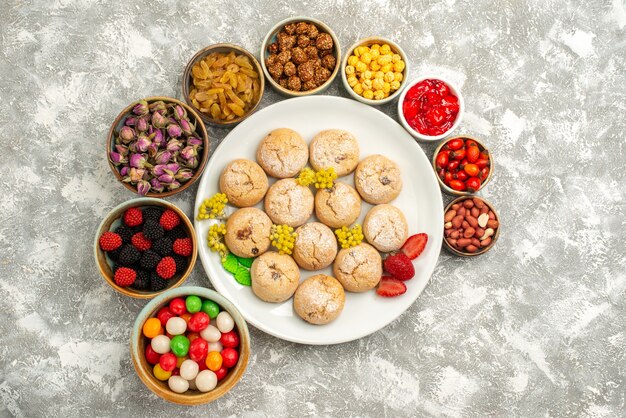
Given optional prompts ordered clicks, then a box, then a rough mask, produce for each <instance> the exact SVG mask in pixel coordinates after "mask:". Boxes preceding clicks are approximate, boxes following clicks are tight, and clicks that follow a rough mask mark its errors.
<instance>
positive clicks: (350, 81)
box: [348, 75, 359, 87]
mask: <svg viewBox="0 0 626 418" xmlns="http://www.w3.org/2000/svg"><path fill="white" fill-rule="evenodd" d="M358 82H359V80H357V79H356V77H355V76H354V75H351V76H350V77H348V84H349V85H350V87H354V86H356V85H357V83H358Z"/></svg>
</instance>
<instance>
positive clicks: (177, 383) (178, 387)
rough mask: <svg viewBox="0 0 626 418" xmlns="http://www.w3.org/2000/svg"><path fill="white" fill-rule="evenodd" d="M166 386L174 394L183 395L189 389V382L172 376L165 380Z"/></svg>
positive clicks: (180, 377)
mask: <svg viewBox="0 0 626 418" xmlns="http://www.w3.org/2000/svg"><path fill="white" fill-rule="evenodd" d="M167 385H168V386H169V387H170V389H172V391H173V392H176V393H185V392H187V390H188V389H189V382H188V381H187V379H184V378H183V377H182V376H172V377H170V378H169V379H168V380H167Z"/></svg>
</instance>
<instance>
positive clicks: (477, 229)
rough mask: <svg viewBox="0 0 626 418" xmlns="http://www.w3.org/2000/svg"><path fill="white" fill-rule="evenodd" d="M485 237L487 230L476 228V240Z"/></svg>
mask: <svg viewBox="0 0 626 418" xmlns="http://www.w3.org/2000/svg"><path fill="white" fill-rule="evenodd" d="M446 232H448V231H446ZM452 232H453V233H454V232H455V231H452ZM483 235H485V230H484V229H482V228H476V232H475V233H474V236H475V237H476V238H480V237H482V236H483Z"/></svg>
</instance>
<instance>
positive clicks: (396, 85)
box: [389, 80, 400, 91]
mask: <svg viewBox="0 0 626 418" xmlns="http://www.w3.org/2000/svg"><path fill="white" fill-rule="evenodd" d="M389 84H390V85H391V90H394V91H395V90H398V89H399V88H400V82H399V81H396V80H393V81H392V82H391V83H389Z"/></svg>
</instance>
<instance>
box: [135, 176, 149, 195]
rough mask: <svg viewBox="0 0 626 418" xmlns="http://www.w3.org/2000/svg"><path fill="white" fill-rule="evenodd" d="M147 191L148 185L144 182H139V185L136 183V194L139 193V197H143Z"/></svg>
mask: <svg viewBox="0 0 626 418" xmlns="http://www.w3.org/2000/svg"><path fill="white" fill-rule="evenodd" d="M149 191H150V183H148V182H147V181H145V180H141V181H139V183H137V193H139V194H140V195H141V196H145V195H146V194H147V193H148V192H149Z"/></svg>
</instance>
